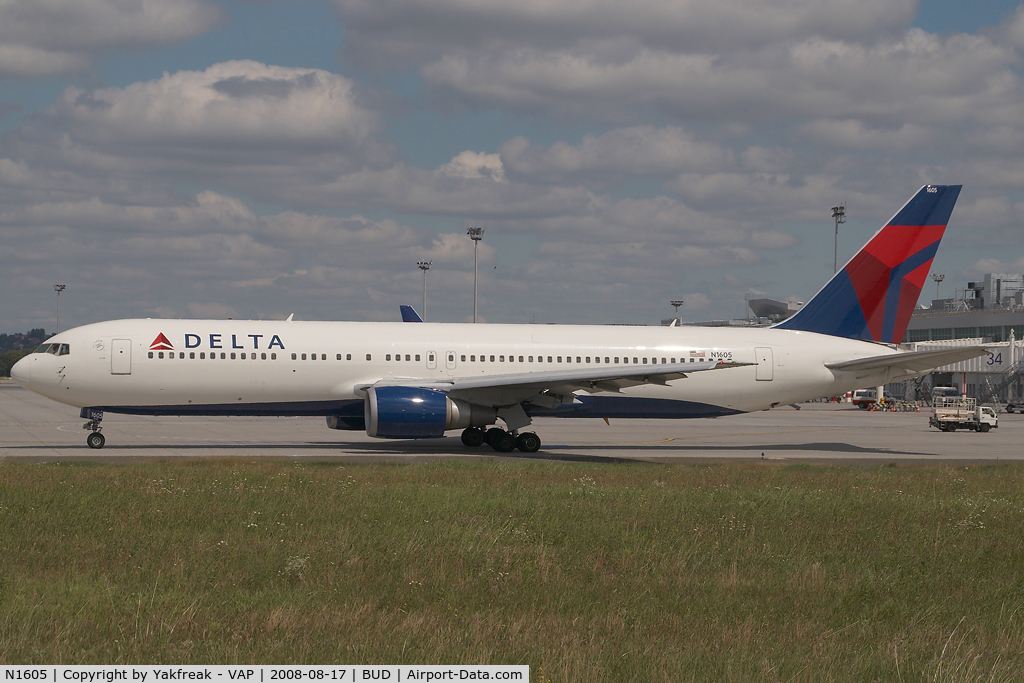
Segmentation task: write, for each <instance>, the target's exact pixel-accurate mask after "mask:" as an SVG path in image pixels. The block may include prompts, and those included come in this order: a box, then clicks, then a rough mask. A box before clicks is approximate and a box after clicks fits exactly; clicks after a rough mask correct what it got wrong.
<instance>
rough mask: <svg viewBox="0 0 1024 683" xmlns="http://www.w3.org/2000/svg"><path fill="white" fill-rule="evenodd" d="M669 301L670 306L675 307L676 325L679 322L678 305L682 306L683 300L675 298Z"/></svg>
mask: <svg viewBox="0 0 1024 683" xmlns="http://www.w3.org/2000/svg"><path fill="white" fill-rule="evenodd" d="M669 303H670V304H672V306H673V307H675V309H676V325H678V324H679V307H680V306H682V305H683V304H684V303H685V302H684V301H683V300H682V299H675V300H673V301H670V302H669Z"/></svg>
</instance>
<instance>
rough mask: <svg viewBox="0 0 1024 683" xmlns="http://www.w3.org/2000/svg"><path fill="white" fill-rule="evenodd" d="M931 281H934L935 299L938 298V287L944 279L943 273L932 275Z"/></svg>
mask: <svg viewBox="0 0 1024 683" xmlns="http://www.w3.org/2000/svg"><path fill="white" fill-rule="evenodd" d="M932 279H933V280H935V298H936V299H938V298H939V285H940V284H942V281H943V280H945V279H946V274H945V273H932Z"/></svg>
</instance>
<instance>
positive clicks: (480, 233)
mask: <svg viewBox="0 0 1024 683" xmlns="http://www.w3.org/2000/svg"><path fill="white" fill-rule="evenodd" d="M484 230H485V228H470V229H469V230H467V231H466V234H467V235H469V239H471V240H473V322H476V320H477V315H476V314H477V307H476V302H477V247H479V246H480V240H482V239H483V238H484Z"/></svg>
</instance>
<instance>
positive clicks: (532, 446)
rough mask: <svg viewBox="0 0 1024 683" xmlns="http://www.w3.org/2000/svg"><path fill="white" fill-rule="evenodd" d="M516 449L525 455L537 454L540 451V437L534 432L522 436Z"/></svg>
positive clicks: (517, 441)
mask: <svg viewBox="0 0 1024 683" xmlns="http://www.w3.org/2000/svg"><path fill="white" fill-rule="evenodd" d="M516 448H518V449H519V450H521V451H522V452H523V453H536V452H537V451H539V450H540V437H539V436H537V435H536V434H534V433H533V432H526V433H525V434H520V435H519V438H518V439H516Z"/></svg>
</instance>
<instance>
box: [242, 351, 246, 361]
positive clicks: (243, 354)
mask: <svg viewBox="0 0 1024 683" xmlns="http://www.w3.org/2000/svg"><path fill="white" fill-rule="evenodd" d="M242 360H245V352H244V351H243V352H242Z"/></svg>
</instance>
